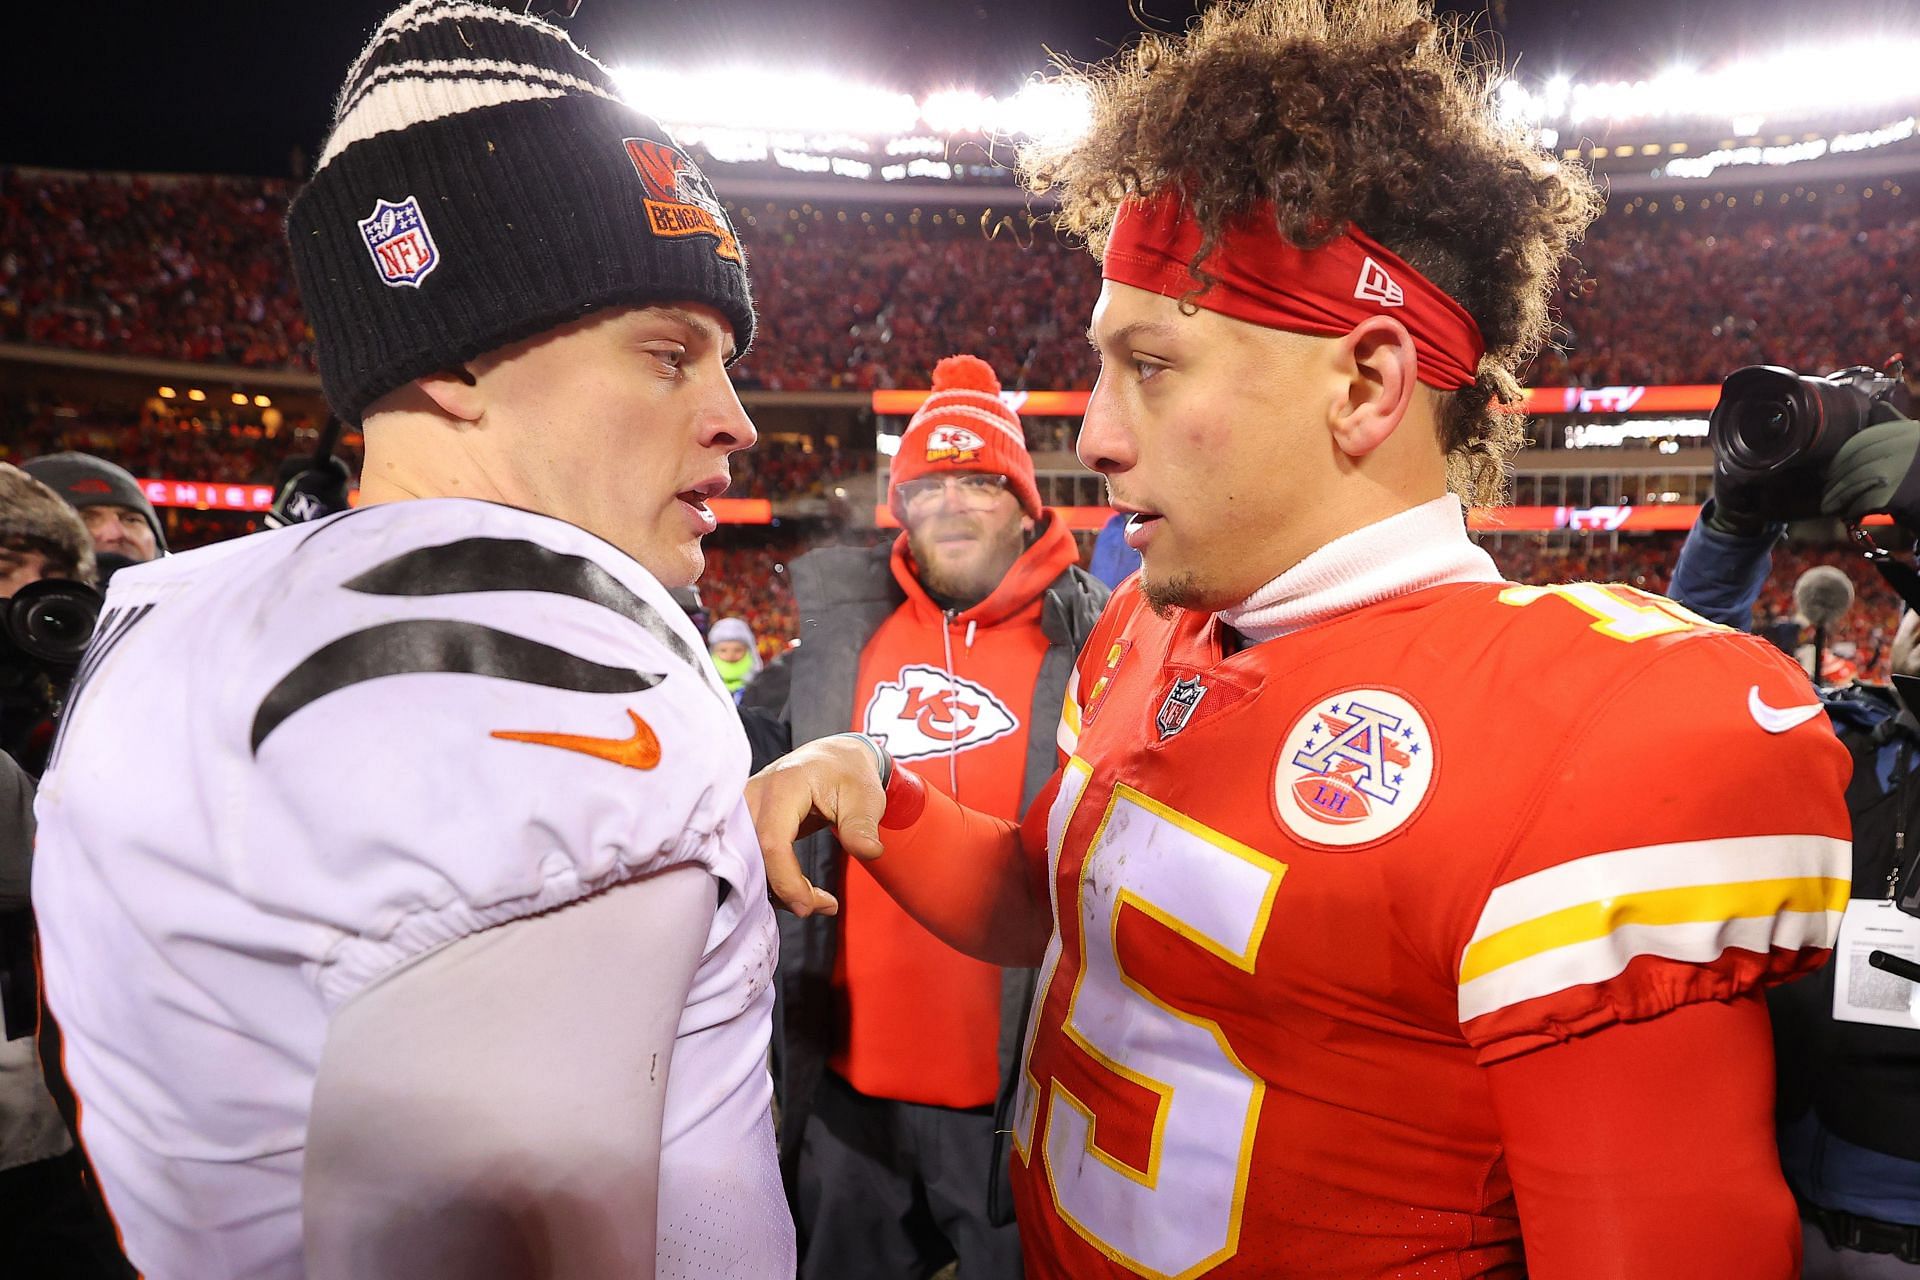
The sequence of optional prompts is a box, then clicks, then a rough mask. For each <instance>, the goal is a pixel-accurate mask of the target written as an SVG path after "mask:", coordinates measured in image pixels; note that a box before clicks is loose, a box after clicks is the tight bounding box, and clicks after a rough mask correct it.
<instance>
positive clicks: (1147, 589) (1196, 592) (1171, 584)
mask: <svg viewBox="0 0 1920 1280" xmlns="http://www.w3.org/2000/svg"><path fill="white" fill-rule="evenodd" d="M1140 596H1141V598H1142V599H1143V600H1145V601H1146V602H1147V608H1149V609H1151V610H1153V614H1154V616H1155V617H1156V618H1160V619H1162V620H1165V619H1167V618H1170V617H1172V616H1173V611H1174V610H1175V609H1196V608H1200V607H1201V606H1202V605H1204V604H1205V602H1206V601H1205V592H1203V591H1202V590H1201V587H1200V579H1199V578H1198V577H1197V576H1196V575H1195V574H1192V573H1176V574H1175V575H1174V576H1173V577H1171V578H1168V579H1167V580H1166V581H1165V582H1159V581H1155V580H1154V579H1153V578H1150V577H1148V576H1147V575H1146V574H1144V573H1142V574H1141V575H1140Z"/></svg>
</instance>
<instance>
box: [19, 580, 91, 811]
mask: <svg viewBox="0 0 1920 1280" xmlns="http://www.w3.org/2000/svg"><path fill="white" fill-rule="evenodd" d="M100 604H101V595H100V593H99V592H98V591H96V590H94V589H93V588H92V587H90V586H88V585H87V584H86V583H84V582H74V581H70V580H68V579H65V578H46V579H42V580H41V581H39V582H33V583H29V584H27V585H26V586H24V587H22V588H20V590H19V591H17V592H15V593H14V594H13V595H12V597H10V598H8V599H4V600H0V749H4V750H5V751H6V753H7V754H8V755H10V756H12V757H13V758H14V759H15V760H16V761H18V762H19V763H20V766H21V767H22V768H24V769H26V770H27V772H29V773H32V774H36V775H37V774H38V773H39V771H40V770H39V765H40V764H41V763H43V760H44V756H45V754H46V747H47V743H46V742H44V741H42V740H41V739H42V738H44V736H45V734H46V727H47V725H48V722H49V721H50V720H51V719H52V717H53V715H54V713H55V712H57V711H58V710H59V709H60V703H61V700H62V699H63V697H64V696H65V693H66V686H67V683H68V682H69V681H70V680H71V679H72V678H73V673H74V671H75V670H76V669H77V668H78V667H79V665H80V657H81V655H82V654H84V653H85V652H86V651H87V642H88V641H90V640H92V639H93V628H94V625H95V624H96V623H97V622H99V620H100Z"/></svg>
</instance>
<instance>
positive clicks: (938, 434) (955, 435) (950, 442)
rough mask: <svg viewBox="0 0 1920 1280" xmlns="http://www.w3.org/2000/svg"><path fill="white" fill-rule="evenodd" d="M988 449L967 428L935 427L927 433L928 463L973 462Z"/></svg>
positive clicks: (983, 441) (985, 444)
mask: <svg viewBox="0 0 1920 1280" xmlns="http://www.w3.org/2000/svg"><path fill="white" fill-rule="evenodd" d="M986 447H987V442H986V441H985V440H982V439H981V438H980V437H979V436H977V435H975V434H974V433H973V432H971V431H969V430H967V429H966V428H965V427H935V428H934V429H933V430H931V431H929V432H927V461H928V462H972V461H973V460H974V459H975V458H977V457H979V456H980V451H981V450H982V449H985V448H986Z"/></svg>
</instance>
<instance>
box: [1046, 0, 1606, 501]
mask: <svg viewBox="0 0 1920 1280" xmlns="http://www.w3.org/2000/svg"><path fill="white" fill-rule="evenodd" d="M1496 70H1497V67H1496V64H1494V63H1493V62H1492V61H1491V60H1490V59H1488V58H1486V57H1485V56H1484V55H1483V54H1481V53H1480V51H1479V50H1478V49H1477V47H1476V44H1475V40H1474V36H1473V32H1472V30H1471V28H1470V25H1469V24H1466V23H1456V22H1449V23H1446V24H1444V25H1443V24H1441V23H1439V22H1436V21H1435V19H1434V17H1433V16H1432V12H1431V9H1430V7H1429V5H1428V4H1427V3H1426V0H1223V3H1220V4H1217V5H1215V6H1214V7H1213V8H1211V9H1209V10H1208V11H1207V12H1206V13H1204V14H1203V15H1202V16H1201V17H1199V18H1198V19H1197V20H1196V21H1195V22H1194V23H1193V25H1192V26H1191V27H1190V28H1189V29H1188V31H1187V32H1186V34H1185V35H1184V36H1179V37H1167V36H1161V35H1153V34H1149V35H1146V36H1144V37H1142V38H1141V39H1140V40H1139V41H1138V42H1137V43H1136V44H1134V45H1133V46H1131V47H1130V48H1129V49H1128V50H1126V51H1125V52H1123V53H1121V54H1119V55H1118V56H1116V57H1115V58H1113V59H1111V60H1109V61H1108V62H1106V63H1103V64H1100V65H1098V66H1095V67H1091V68H1085V69H1076V68H1073V67H1067V66H1063V67H1062V68H1061V70H1060V78H1061V79H1062V80H1064V81H1066V82H1069V83H1077V84H1079V85H1082V86H1084V88H1085V89H1086V91H1087V94H1088V96H1089V98H1090V101H1091V106H1092V120H1091V125H1090V127H1089V129H1088V130H1087V132H1086V133H1085V134H1084V135H1083V136H1081V137H1079V138H1076V139H1074V140H1073V141H1071V142H1067V143H1060V144H1048V143H1046V142H1035V143H1030V144H1028V145H1027V146H1026V147H1023V148H1022V150H1021V153H1020V166H1021V171H1022V178H1023V179H1024V180H1025V182H1026V184H1027V186H1028V187H1029V189H1031V190H1033V191H1034V192H1036V193H1052V194H1054V195H1056V196H1057V197H1058V199H1059V204H1060V207H1059V211H1058V213H1057V215H1056V221H1057V222H1058V223H1059V225H1060V226H1061V227H1062V228H1063V229H1064V230H1066V231H1067V232H1069V233H1070V234H1073V235H1076V236H1079V237H1083V238H1084V239H1085V241H1086V243H1087V246H1088V248H1089V249H1091V250H1092V251H1093V253H1094V254H1095V255H1096V256H1097V255H1099V254H1101V253H1103V252H1104V250H1105V247H1106V238H1107V234H1108V232H1109V231H1110V230H1111V229H1112V227H1113V219H1114V215H1115V213H1116V212H1117V211H1118V209H1119V206H1120V203H1121V201H1123V200H1124V199H1126V198H1127V197H1129V196H1143V197H1144V196H1152V195H1155V194H1157V193H1158V192H1160V191H1161V190H1163V189H1165V188H1167V187H1169V186H1173V187H1177V188H1178V189H1179V190H1180V191H1181V192H1182V193H1183V194H1184V196H1185V198H1186V201H1187V204H1188V207H1189V208H1191V209H1192V210H1194V213H1195V216H1196V217H1197V218H1198V220H1199V222H1200V226H1201V231H1202V239H1201V245H1200V250H1199V252H1198V254H1197V255H1196V256H1195V258H1194V259H1193V262H1192V264H1191V265H1192V270H1193V272H1194V274H1195V281H1196V289H1195V293H1196V294H1197V293H1199V292H1202V291H1203V290H1204V289H1205V288H1206V287H1207V286H1208V285H1210V284H1211V283H1212V282H1211V281H1210V280H1209V279H1208V278H1207V277H1206V276H1205V275H1204V274H1202V272H1201V265H1200V264H1201V263H1202V262H1203V261H1204V260H1205V259H1206V258H1207V256H1208V255H1210V254H1211V253H1212V252H1213V250H1214V248H1215V246H1216V245H1217V244H1218V243H1219V238H1220V234H1221V231H1222V229H1223V228H1224V227H1225V226H1226V225H1227V224H1228V223H1230V222H1232V221H1235V220H1237V219H1239V218H1241V217H1244V216H1246V215H1247V214H1249V213H1250V212H1251V211H1252V210H1253V209H1254V208H1255V207H1256V206H1258V204H1259V202H1260V201H1262V200H1269V201H1271V202H1272V204H1273V208H1274V212H1275V215H1276V218H1277V221H1278V224H1279V230H1280V232H1281V234H1283V235H1284V236H1285V237H1286V238H1287V239H1288V240H1289V241H1291V242H1293V243H1294V244H1296V245H1299V246H1301V247H1303V248H1315V247H1318V246H1320V245H1323V244H1325V243H1327V242H1328V241H1329V240H1331V239H1333V238H1335V237H1336V236H1338V235H1339V234H1340V233H1341V232H1342V230H1343V229H1344V228H1345V227H1346V226H1347V224H1349V223H1353V224H1356V225H1358V226H1360V227H1361V228H1363V229H1364V230H1365V231H1366V232H1367V233H1368V234H1369V235H1371V236H1372V237H1373V238H1374V239H1376V240H1378V241H1380V242H1381V243H1382V244H1384V245H1385V246H1386V247H1387V248H1389V249H1391V250H1392V251H1393V252H1395V253H1396V254H1398V255H1399V256H1400V257H1402V258H1404V259H1405V260H1406V261H1407V262H1408V263H1409V264H1411V265H1412V266H1413V267H1414V268H1415V269H1417V270H1418V271H1420V272H1421V273H1422V274H1423V275H1425V276H1426V277H1427V278H1428V279H1429V280H1431V281H1433V283H1434V284H1435V285H1437V286H1438V287H1440V288H1441V289H1444V290H1445V291H1446V292H1447V293H1448V294H1450V295H1451V296H1452V297H1453V298H1454V299H1455V300H1456V301H1458V302H1459V303H1460V305H1461V306H1463V307H1464V308H1466V310H1467V313H1468V314H1469V315H1471V316H1472V317H1473V319H1474V322H1475V323H1476V324H1478V325H1479V326H1480V333H1481V335H1482V337H1483V338H1484V339H1485V340H1486V346H1487V353H1486V355H1485V357H1484V358H1483V359H1482V360H1481V362H1480V367H1479V370H1478V372H1477V376H1476V378H1475V380H1474V383H1473V385H1472V386H1470V387H1466V388H1463V389H1461V390H1459V391H1453V392H1447V393H1444V394H1443V395H1442V397H1441V399H1440V403H1439V423H1440V426H1439V431H1440V443H1441V446H1442V447H1443V448H1444V449H1445V450H1446V453H1447V461H1448V471H1449V483H1450V485H1451V486H1452V488H1453V489H1454V490H1455V491H1456V492H1458V493H1460V494H1461V495H1462V496H1463V497H1465V498H1467V499H1468V500H1469V501H1473V502H1480V503H1490V502H1496V501H1498V500H1499V499H1500V496H1501V495H1502V493H1503V492H1504V490H1505V488H1506V477H1507V469H1508V463H1509V462H1510V460H1511V458H1512V456H1513V454H1514V453H1515V451H1517V450H1518V449H1519V447H1520V446H1521V445H1522V444H1524V443H1525V440H1526V422H1525V419H1524V417H1523V416H1522V415H1521V414H1519V413H1515V412H1509V411H1505V410H1502V409H1500V408H1497V407H1496V406H1495V403H1494V402H1495V401H1498V402H1500V404H1502V405H1513V404H1516V403H1518V401H1519V400H1520V397H1521V388H1520V384H1519V380H1518V376H1517V375H1518V373H1519V371H1520V370H1521V369H1523V368H1524V367H1525V365H1526V362H1527V361H1528V360H1529V359H1530V358H1531V357H1532V355H1533V353H1534V351H1535V350H1536V349H1537V348H1538V347H1539V344H1540V342H1541V340H1542V339H1543V338H1544V337H1545V335H1546V332H1547V326H1548V318H1547V296H1548V293H1549V292H1550V291H1551V289H1552V287H1553V282H1554V277H1555V275H1556V273H1557V272H1558V270H1559V267H1560V263H1561V261H1562V259H1563V258H1565V256H1566V254H1567V251H1568V248H1569V247H1570V246H1571V245H1572V244H1573V243H1574V242H1576V241H1578V240H1579V238H1580V237H1581V236H1582V235H1583V234H1584V233H1585V231H1586V228H1587V225H1588V224H1589V223H1590V222H1592V221H1593V219H1594V217H1595V216H1596V215H1597V214H1598V212H1599V209H1600V198H1599V195H1598V193H1597V192H1596V190H1595V188H1594V185H1593V181H1592V179H1591V178H1590V177H1589V175H1588V174H1587V172H1586V171H1585V170H1584V169H1582V168H1580V167H1579V166H1577V165H1575V164H1572V163H1569V162H1564V161H1560V160H1557V159H1555V158H1554V157H1553V155H1552V154H1551V153H1549V152H1545V151H1542V150H1540V149H1539V148H1538V147H1537V146H1535V145H1534V144H1533V143H1532V142H1530V141H1529V140H1528V139H1527V138H1526V137H1525V136H1524V134H1523V132H1522V131H1521V130H1520V128H1519V127H1518V126H1514V127H1512V128H1508V127H1505V126H1503V125H1501V124H1500V123H1499V120H1498V117H1497V114H1496V112H1495V111H1494V109H1493V100H1492V98H1493V85H1494V75H1495V72H1496ZM1190 296H1191V295H1190ZM1186 305H1188V306H1191V305H1192V304H1191V301H1190V300H1189V301H1188V302H1187V304H1186Z"/></svg>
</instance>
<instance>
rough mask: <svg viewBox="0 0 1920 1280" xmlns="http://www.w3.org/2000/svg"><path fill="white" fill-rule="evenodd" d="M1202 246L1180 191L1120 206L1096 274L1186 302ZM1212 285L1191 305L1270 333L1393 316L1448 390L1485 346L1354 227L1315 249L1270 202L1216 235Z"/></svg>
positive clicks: (1433, 383) (1460, 383) (1466, 320)
mask: <svg viewBox="0 0 1920 1280" xmlns="http://www.w3.org/2000/svg"><path fill="white" fill-rule="evenodd" d="M1199 250H1200V224H1199V222H1198V221H1196V220H1195V219H1194V218H1192V217H1189V216H1188V215H1187V212H1186V207H1185V205H1184V203H1183V202H1182V200H1181V198H1180V195H1179V193H1178V192H1177V191H1164V192H1162V193H1160V194H1159V195H1156V196H1153V197H1151V198H1149V199H1146V200H1140V199H1129V200H1127V201H1126V202H1125V203H1123V204H1122V205H1121V206H1120V212H1119V216H1117V217H1116V218H1115V219H1114V222H1113V231H1112V232H1111V234H1110V235H1109V236H1108V238H1107V255H1106V258H1105V259H1104V260H1103V261H1102V263H1101V266H1100V274H1101V275H1103V276H1105V277H1106V278H1107V279H1109V280H1113V281H1116V282H1117V283H1119V284H1127V285H1132V286H1133V287H1134V288H1136V289H1148V290H1151V291H1152V292H1154V293H1158V294H1164V295H1165V296H1167V297H1169V298H1183V297H1185V296H1187V295H1188V294H1190V293H1193V291H1194V289H1195V288H1197V287H1198V281H1196V280H1195V279H1194V278H1193V275H1192V273H1191V271H1190V269H1189V266H1188V264H1189V263H1191V262H1192V261H1193V255H1194V254H1196V253H1198V252H1199ZM1205 267H1206V270H1207V272H1208V274H1210V275H1212V276H1213V277H1214V279H1215V281H1216V283H1215V284H1214V285H1213V286H1212V287H1211V288H1209V289H1207V291H1206V292H1204V293H1200V294H1197V295H1195V297H1194V299H1193V301H1194V304H1195V305H1196V306H1201V307H1205V308H1206V309H1207V310H1209V311H1218V312H1219V313H1220V314H1221V315H1226V316H1232V317H1233V318H1234V319H1236V320H1245V321H1248V322H1250V323H1252V324H1260V325H1266V326H1267V327H1268V328H1271V329H1286V330H1288V331H1289V332H1292V333H1319V334H1326V335H1329V336H1333V337H1338V336H1340V335H1342V334H1345V333H1348V332H1350V331H1351V330H1352V329H1353V327H1354V326H1355V325H1357V324H1359V323H1360V322H1361V321H1362V320H1365V319H1367V318H1368V317H1369V316H1377V315H1391V316H1393V317H1394V318H1395V319H1397V320H1399V321H1400V323H1402V324H1404V325H1406V326H1407V332H1408V333H1410V334H1412V335H1413V347H1414V351H1415V353H1416V355H1417V356H1418V362H1419V371H1418V373H1417V374H1416V376H1417V377H1418V378H1419V379H1420V381H1422V382H1424V383H1426V384H1427V385H1428V386H1430V387H1435V388H1437V389H1439V390H1441V391H1453V390H1457V389H1459V388H1461V387H1468V386H1472V385H1473V380H1474V373H1475V371H1476V370H1477V369H1478V368H1479V365H1480V357H1481V356H1483V355H1485V354H1486V350H1487V344H1486V342H1485V341H1484V340H1483V339H1482V338H1481V337H1480V326H1478V325H1476V324H1475V323H1474V322H1473V317H1472V316H1470V315H1468V314H1467V313H1466V309H1465V308H1463V307H1462V306H1461V305H1460V304H1459V303H1457V302H1455V301H1454V300H1453V299H1452V298H1450V297H1448V296H1447V295H1446V294H1445V293H1443V292H1442V291H1441V290H1440V289H1438V288H1436V287H1435V286H1434V284H1433V282H1432V281H1430V280H1428V279H1427V278H1426V277H1425V276H1423V275H1421V274H1420V273H1419V272H1418V271H1415V270H1414V269H1413V268H1412V267H1410V266H1408V265H1407V264H1406V263H1405V262H1403V261H1402V260H1401V259H1400V258H1399V257H1398V256H1397V255H1395V254H1394V253H1392V252H1391V251H1389V250H1388V249H1386V248H1385V247H1383V246H1382V245H1381V244H1380V243H1379V242H1378V241H1376V240H1374V239H1373V237H1371V236H1369V235H1368V234H1367V233H1366V232H1364V231H1362V230H1360V228H1358V227H1355V226H1349V227H1348V228H1347V231H1346V234H1345V235H1342V236H1340V237H1339V238H1337V239H1335V240H1333V241H1331V242H1329V243H1328V244H1325V245H1323V246H1321V247H1320V248H1318V249H1301V248H1298V247H1296V246H1294V245H1292V244H1289V243H1288V242H1287V240H1286V239H1285V238H1284V237H1282V236H1281V234H1280V230H1279V227H1278V226H1277V225H1276V224H1275V221H1274V214H1273V206H1272V205H1271V204H1268V203H1266V202H1262V204H1261V205H1260V207H1259V208H1258V209H1257V210H1256V211H1255V212H1254V213H1253V214H1251V215H1249V216H1247V217H1244V218H1241V219H1238V220H1236V221H1235V222H1233V223H1232V224H1231V225H1229V226H1228V227H1227V229H1226V230H1225V231H1224V232H1223V233H1222V234H1221V237H1220V243H1219V244H1218V246H1217V247H1216V248H1215V249H1214V251H1213V253H1212V254H1211V255H1210V256H1209V257H1208V258H1207V260H1206V263H1205Z"/></svg>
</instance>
